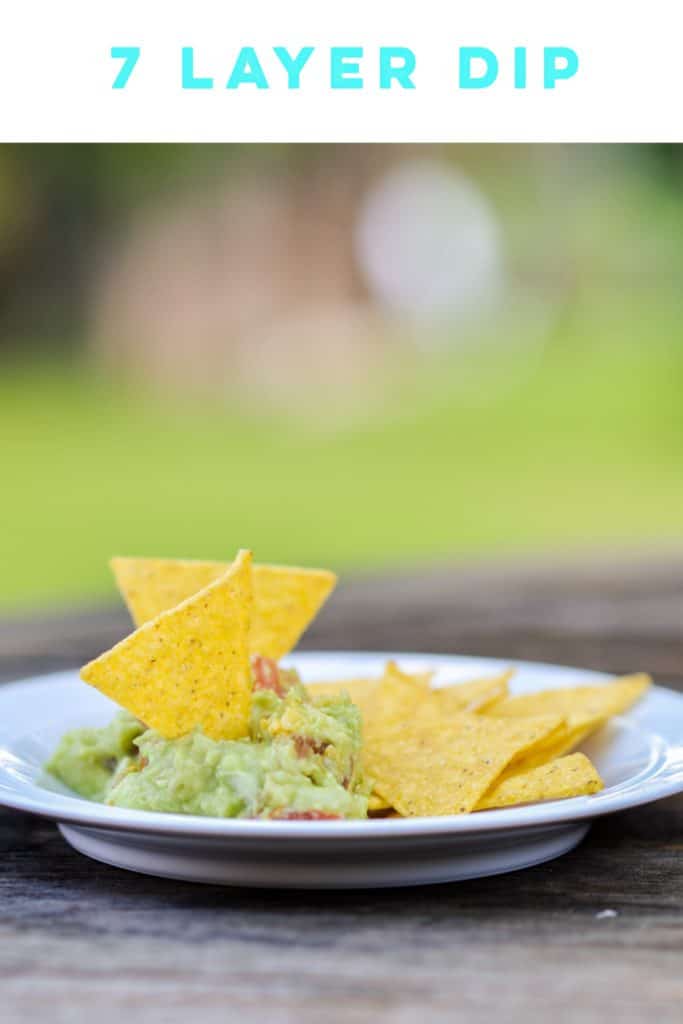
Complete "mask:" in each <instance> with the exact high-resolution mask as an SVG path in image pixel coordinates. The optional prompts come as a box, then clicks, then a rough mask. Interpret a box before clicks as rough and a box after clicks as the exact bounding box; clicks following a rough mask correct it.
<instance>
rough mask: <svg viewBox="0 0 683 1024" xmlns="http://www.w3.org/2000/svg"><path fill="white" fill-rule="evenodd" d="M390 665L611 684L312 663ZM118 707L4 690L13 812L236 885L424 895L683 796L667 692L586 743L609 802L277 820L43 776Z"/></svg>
mask: <svg viewBox="0 0 683 1024" xmlns="http://www.w3.org/2000/svg"><path fill="white" fill-rule="evenodd" d="M388 657H392V658H395V659H396V660H397V661H398V662H399V664H400V665H401V667H403V668H404V669H406V670H408V671H420V670H424V669H435V670H436V672H437V676H436V682H437V683H439V684H440V683H444V684H446V683H449V682H459V681H462V680H464V679H472V678H475V677H477V676H485V675H491V674H495V673H496V672H498V671H500V670H502V669H503V668H505V667H507V666H508V665H511V664H512V665H514V666H515V667H516V668H517V673H516V675H515V678H514V680H513V682H512V687H511V688H512V689H513V690H514V692H529V691H531V690H536V689H542V688H545V687H552V686H567V685H572V684H575V683H576V684H584V683H596V682H606V681H608V680H609V679H610V677H609V676H606V675H601V674H597V673H594V672H586V671H581V670H579V669H573V668H562V667H559V666H554V665H540V664H532V663H527V662H521V663H517V662H501V661H497V660H492V659H481V658H465V657H444V656H439V655H426V654H424V655H423V654H420V655H417V654H391V655H389V654H360V653H354V654H347V653H333V652H330V653H324V654H317V653H304V654H297V655H295V656H292V657H291V658H290V659H288V663H289V664H291V665H294V666H295V667H296V668H298V669H299V671H300V672H301V674H302V676H303V678H304V680H309V681H311V680H314V679H320V680H322V679H335V678H336V679H339V678H344V677H346V678H350V677H352V676H363V675H373V674H378V673H379V672H380V671H381V668H382V666H383V665H384V662H385V661H386V659H387V658H388ZM114 710H115V706H114V705H113V704H112V702H111V701H109V700H107V698H106V697H103V696H102V695H101V694H99V693H98V692H97V691H96V690H93V689H91V688H90V687H88V686H86V685H85V684H83V683H81V682H80V681H79V679H78V675H77V673H76V672H60V673H55V674H54V675H50V676H42V677H39V678H36V679H30V680H24V681H22V682H17V683H11V684H8V685H5V686H2V687H0V804H5V805H6V806H8V807H13V808H17V809H19V810H23V811H29V812H31V813H34V814H41V815H44V816H45V817H47V818H52V819H54V820H55V821H57V822H58V823H59V827H60V829H61V831H62V834H63V835H64V836H65V838H66V839H67V840H68V842H69V843H71V845H72V846H74V847H75V848H76V849H77V850H80V851H81V852H82V853H85V854H87V855H88V856H90V857H94V858H95V859H96V860H101V861H104V862H105V863H107V864H113V865H116V866H117V867H122V868H128V869H129V870H132V871H140V872H144V873H147V874H153V875H162V876H165V877H168V878H182V879H186V880H189V881H197V882H212V883H223V884H226V885H250V886H278V887H287V888H340V889H341V888H354V887H375V886H391V885H421V884H425V883H429V882H446V881H456V880H459V879H464V878H476V877H480V876H482V875H493V874H499V873H502V872H505V871H514V870H516V869H518V868H523V867H530V866H531V865H533V864H539V863H541V862H542V861H545V860H550V859H551V858H553V857H557V856H559V855H560V854H562V853H566V852H567V851H568V850H571V849H572V848H573V847H574V846H576V845H577V843H579V842H580V840H581V839H582V838H583V836H584V835H585V834H586V831H587V830H588V828H589V825H590V822H591V820H592V819H593V818H596V817H598V816H600V815H603V814H609V813H611V812H613V811H621V810H624V809H625V808H628V807H636V806H638V805H639V804H645V803H649V802H650V801H652V800H658V799H660V798H661V797H665V796H670V795H671V794H673V793H678V792H680V791H681V790H683V746H682V744H683V696H681V695H679V694H676V693H674V692H672V691H670V690H666V689H662V688H661V687H654V688H653V689H652V690H651V691H650V692H649V693H648V694H647V696H646V697H645V698H644V699H643V700H642V701H641V702H640V703H639V704H638V705H636V707H635V708H634V709H633V710H632V711H630V712H629V713H628V715H626V716H624V717H623V718H617V719H613V720H612V721H611V722H610V723H609V724H608V725H607V726H605V728H603V729H602V730H601V731H600V732H599V733H598V734H596V735H595V736H594V737H593V738H592V739H591V740H590V742H589V743H587V744H586V745H585V747H584V748H583V749H585V751H586V753H587V754H589V756H590V757H591V758H592V759H593V761H594V762H595V764H596V765H597V767H598V769H599V771H600V772H601V774H602V776H603V778H604V780H605V783H606V786H605V789H604V790H603V791H602V792H601V793H598V794H597V795H596V796H588V797H575V798H573V799H570V800H556V801H549V802H547V803H542V804H534V805H528V806H525V807H515V808H509V809H505V810H498V811H482V812H478V813H476V814H468V815H454V816H452V817H442V818H405V819H388V820H381V819H380V820H375V821H328V822H314V821H311V822H307V821H299V822H284V821H279V822H269V821H253V820H235V819H223V818H200V817H194V816H189V815H182V814H161V813H152V812H148V811H129V810H125V809H122V808H118V807H105V806H104V805H103V804H97V803H92V802H91V801H89V800H84V799H83V798H81V797H78V796H76V795H74V794H73V793H71V792H70V791H69V790H68V789H66V788H65V787H63V786H61V785H60V784H59V783H57V782H56V781H55V780H53V779H50V778H49V777H48V776H45V774H44V773H43V771H42V765H43V764H44V762H45V760H46V759H47V758H48V757H49V755H50V754H51V752H52V750H53V749H54V747H55V745H56V743H57V741H58V739H59V737H60V736H61V734H62V733H63V732H64V731H65V730H66V729H71V728H74V727H76V726H82V725H104V724H105V723H106V722H107V721H108V720H109V718H110V717H111V715H112V712H113V711H114Z"/></svg>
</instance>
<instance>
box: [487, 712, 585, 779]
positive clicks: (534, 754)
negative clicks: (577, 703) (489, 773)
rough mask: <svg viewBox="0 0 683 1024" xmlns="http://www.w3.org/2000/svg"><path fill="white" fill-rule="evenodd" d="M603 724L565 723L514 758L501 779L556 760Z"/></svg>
mask: <svg viewBox="0 0 683 1024" xmlns="http://www.w3.org/2000/svg"><path fill="white" fill-rule="evenodd" d="M601 724H602V723H601V722H597V723H593V724H591V725H588V726H586V725H579V726H575V727H574V728H573V729H570V728H568V726H567V725H566V723H565V724H563V725H562V727H561V728H560V729H558V730H557V731H556V732H554V733H553V734H552V736H550V737H548V739H547V740H545V741H544V742H543V743H539V745H538V746H537V747H534V749H533V750H531V751H529V752H527V753H525V754H522V755H521V756H520V757H516V758H514V760H513V761H511V762H510V764H509V765H508V767H507V768H506V769H505V771H504V772H503V774H502V776H501V778H500V780H499V781H503V780H504V779H506V778H509V777H511V776H513V775H519V774H521V773H523V772H530V771H532V770H533V769H534V768H537V767H538V766H539V765H542V764H547V763H548V762H549V761H555V760H557V758H559V757H562V756H563V754H568V753H569V752H570V751H571V750H574V748H575V747H578V745H579V743H581V742H582V740H584V739H585V738H586V736H589V735H590V733H591V732H593V729H594V728H596V727H599V726H600V725H601Z"/></svg>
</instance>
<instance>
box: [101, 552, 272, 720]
mask: <svg viewBox="0 0 683 1024" xmlns="http://www.w3.org/2000/svg"><path fill="white" fill-rule="evenodd" d="M251 573H252V567H251V552H250V551H241V552H240V553H239V554H238V556H237V558H236V559H235V561H234V563H233V564H232V565H231V566H230V567H229V568H228V569H227V571H226V572H225V573H224V574H223V576H221V577H219V579H217V580H215V581H214V582H212V583H210V584H209V585H208V586H207V587H205V588H204V589H203V590H200V591H199V593H197V594H194V595H193V596H192V597H190V598H188V599H187V600H186V601H183V602H181V603H180V604H179V605H177V607H175V608H172V609H171V610H170V611H164V612H162V613H161V614H160V615H158V616H157V617H156V618H155V619H152V620H151V621H150V622H146V623H145V624H144V625H143V626H141V627H140V629H138V630H136V631H135V632H134V633H132V634H131V635H130V636H128V637H126V639H125V640H122V641H121V643H119V644H117V645H116V646H115V647H113V648H112V649H111V650H110V651H107V652H106V653H105V654H102V655H101V656H100V657H99V658H97V659H96V660H95V661H91V662H90V664H88V665H86V666H85V667H84V668H83V669H81V678H82V679H84V680H85V682H86V683H90V685H91V686H94V687H96V688H97V689H98V690H101V691H102V693H104V694H106V695H107V697H111V698H112V699H113V700H115V701H117V703H119V704H121V705H122V707H124V708H126V709H127V710H128V711H130V712H131V713H132V714H134V715H135V716H136V717H137V718H139V719H140V720H141V721H142V722H144V723H145V725H148V726H150V727H152V728H154V729H157V730H158V731H159V732H160V733H161V734H162V736H165V737H166V738H167V739H174V738H175V737H177V736H182V735H183V734H184V733H187V732H189V731H190V730H192V729H193V728H194V727H195V726H201V727H202V729H203V730H204V732H205V733H206V735H207V736H210V737H211V739H216V740H218V739H236V738H238V737H240V736H245V735H246V734H247V732H248V724H249V711H250V705H251V674H250V669H249V644H248V640H249V623H250V614H251V605H252V581H251Z"/></svg>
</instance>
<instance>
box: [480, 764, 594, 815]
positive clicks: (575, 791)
mask: <svg viewBox="0 0 683 1024" xmlns="http://www.w3.org/2000/svg"><path fill="white" fill-rule="evenodd" d="M603 785H604V783H603V781H602V779H601V778H600V776H599V774H598V772H597V771H596V769H595V768H594V766H593V765H592V764H591V762H590V761H589V760H588V758H587V757H586V756H585V755H584V754H570V755H569V757H561V758H559V760H556V761H551V762H550V763H549V764H543V765H541V766H540V767H538V768H534V770H533V771H529V772H524V773H523V774H520V775H515V776H513V777H512V778H509V779H505V780H503V781H502V782H501V781H498V782H495V783H494V784H493V786H492V787H491V788H490V789H489V791H488V793H486V795H485V796H483V797H482V798H481V800H480V801H479V803H478V804H477V806H476V808H475V809H476V810H477V811H484V810H488V809H491V808H494V807H513V806H514V805H515V804H532V803H538V802H539V801H541V800H565V799H567V798H568V797H572V796H589V795H590V794H591V793H598V792H599V791H600V790H601V789H602V788H603Z"/></svg>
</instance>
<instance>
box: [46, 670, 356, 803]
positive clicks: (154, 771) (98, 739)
mask: <svg viewBox="0 0 683 1024" xmlns="http://www.w3.org/2000/svg"><path fill="white" fill-rule="evenodd" d="M276 673H277V680H276V686H275V688H274V689H255V690H254V693H253V699H252V711H251V723H250V734H249V737H248V738H245V739H242V740H218V741H216V740H211V739H209V738H208V737H207V736H205V735H204V734H203V733H202V732H201V731H200V730H199V729H197V730H195V731H194V732H192V733H189V734H188V735H186V736H182V737H180V738H179V739H175V740H166V739H164V738H163V736H161V735H160V734H159V733H158V732H156V731H155V730H154V729H145V727H144V725H142V724H141V723H140V722H138V721H137V720H136V719H135V718H133V717H132V716H131V715H130V714H128V712H126V711H122V712H120V713H119V714H118V715H117V716H116V718H114V720H113V721H112V722H111V723H110V724H109V725H108V726H106V727H105V728H103V729H76V730H74V731H72V732H69V733H67V734H66V735H65V736H64V737H62V740H61V742H60V743H59V746H58V747H57V750H56V751H55V753H54V755H53V756H52V758H51V760H50V761H49V762H48V764H47V765H46V768H47V770H48V771H49V772H50V773H51V774H52V775H54V776H55V777H56V778H58V779H59V780H60V781H61V782H63V783H64V784H65V785H67V786H68V787H69V788H70V789H72V790H74V791H75V792H76V793H79V794H80V795H82V796H85V797H88V798H89V799H92V800H100V801H104V802H105V803H107V804H110V805H112V806H114V807H131V808H136V809H138V810H145V811H168V812H175V813H180V814H200V815H211V816H214V817H220V818H254V817H258V818H285V819H296V818H302V819H317V818H319V819H324V818H364V817H366V814H367V803H368V793H369V789H370V787H369V785H368V784H367V783H366V782H365V780H364V779H363V777H362V773H361V771H360V766H359V765H360V756H359V755H360V747H361V735H360V734H361V723H360V712H359V711H358V708H357V707H356V706H355V705H354V704H352V703H351V701H350V700H349V699H348V697H346V696H341V697H329V698H317V699H314V700H312V699H311V698H309V696H308V694H307V692H306V690H305V689H304V687H303V686H302V685H301V683H300V682H299V681H298V679H297V678H296V677H295V675H294V674H293V673H285V672H279V673H278V672H277V669H276ZM255 685H256V686H258V685H259V684H258V681H256V683H255ZM276 691H277V692H276Z"/></svg>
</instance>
